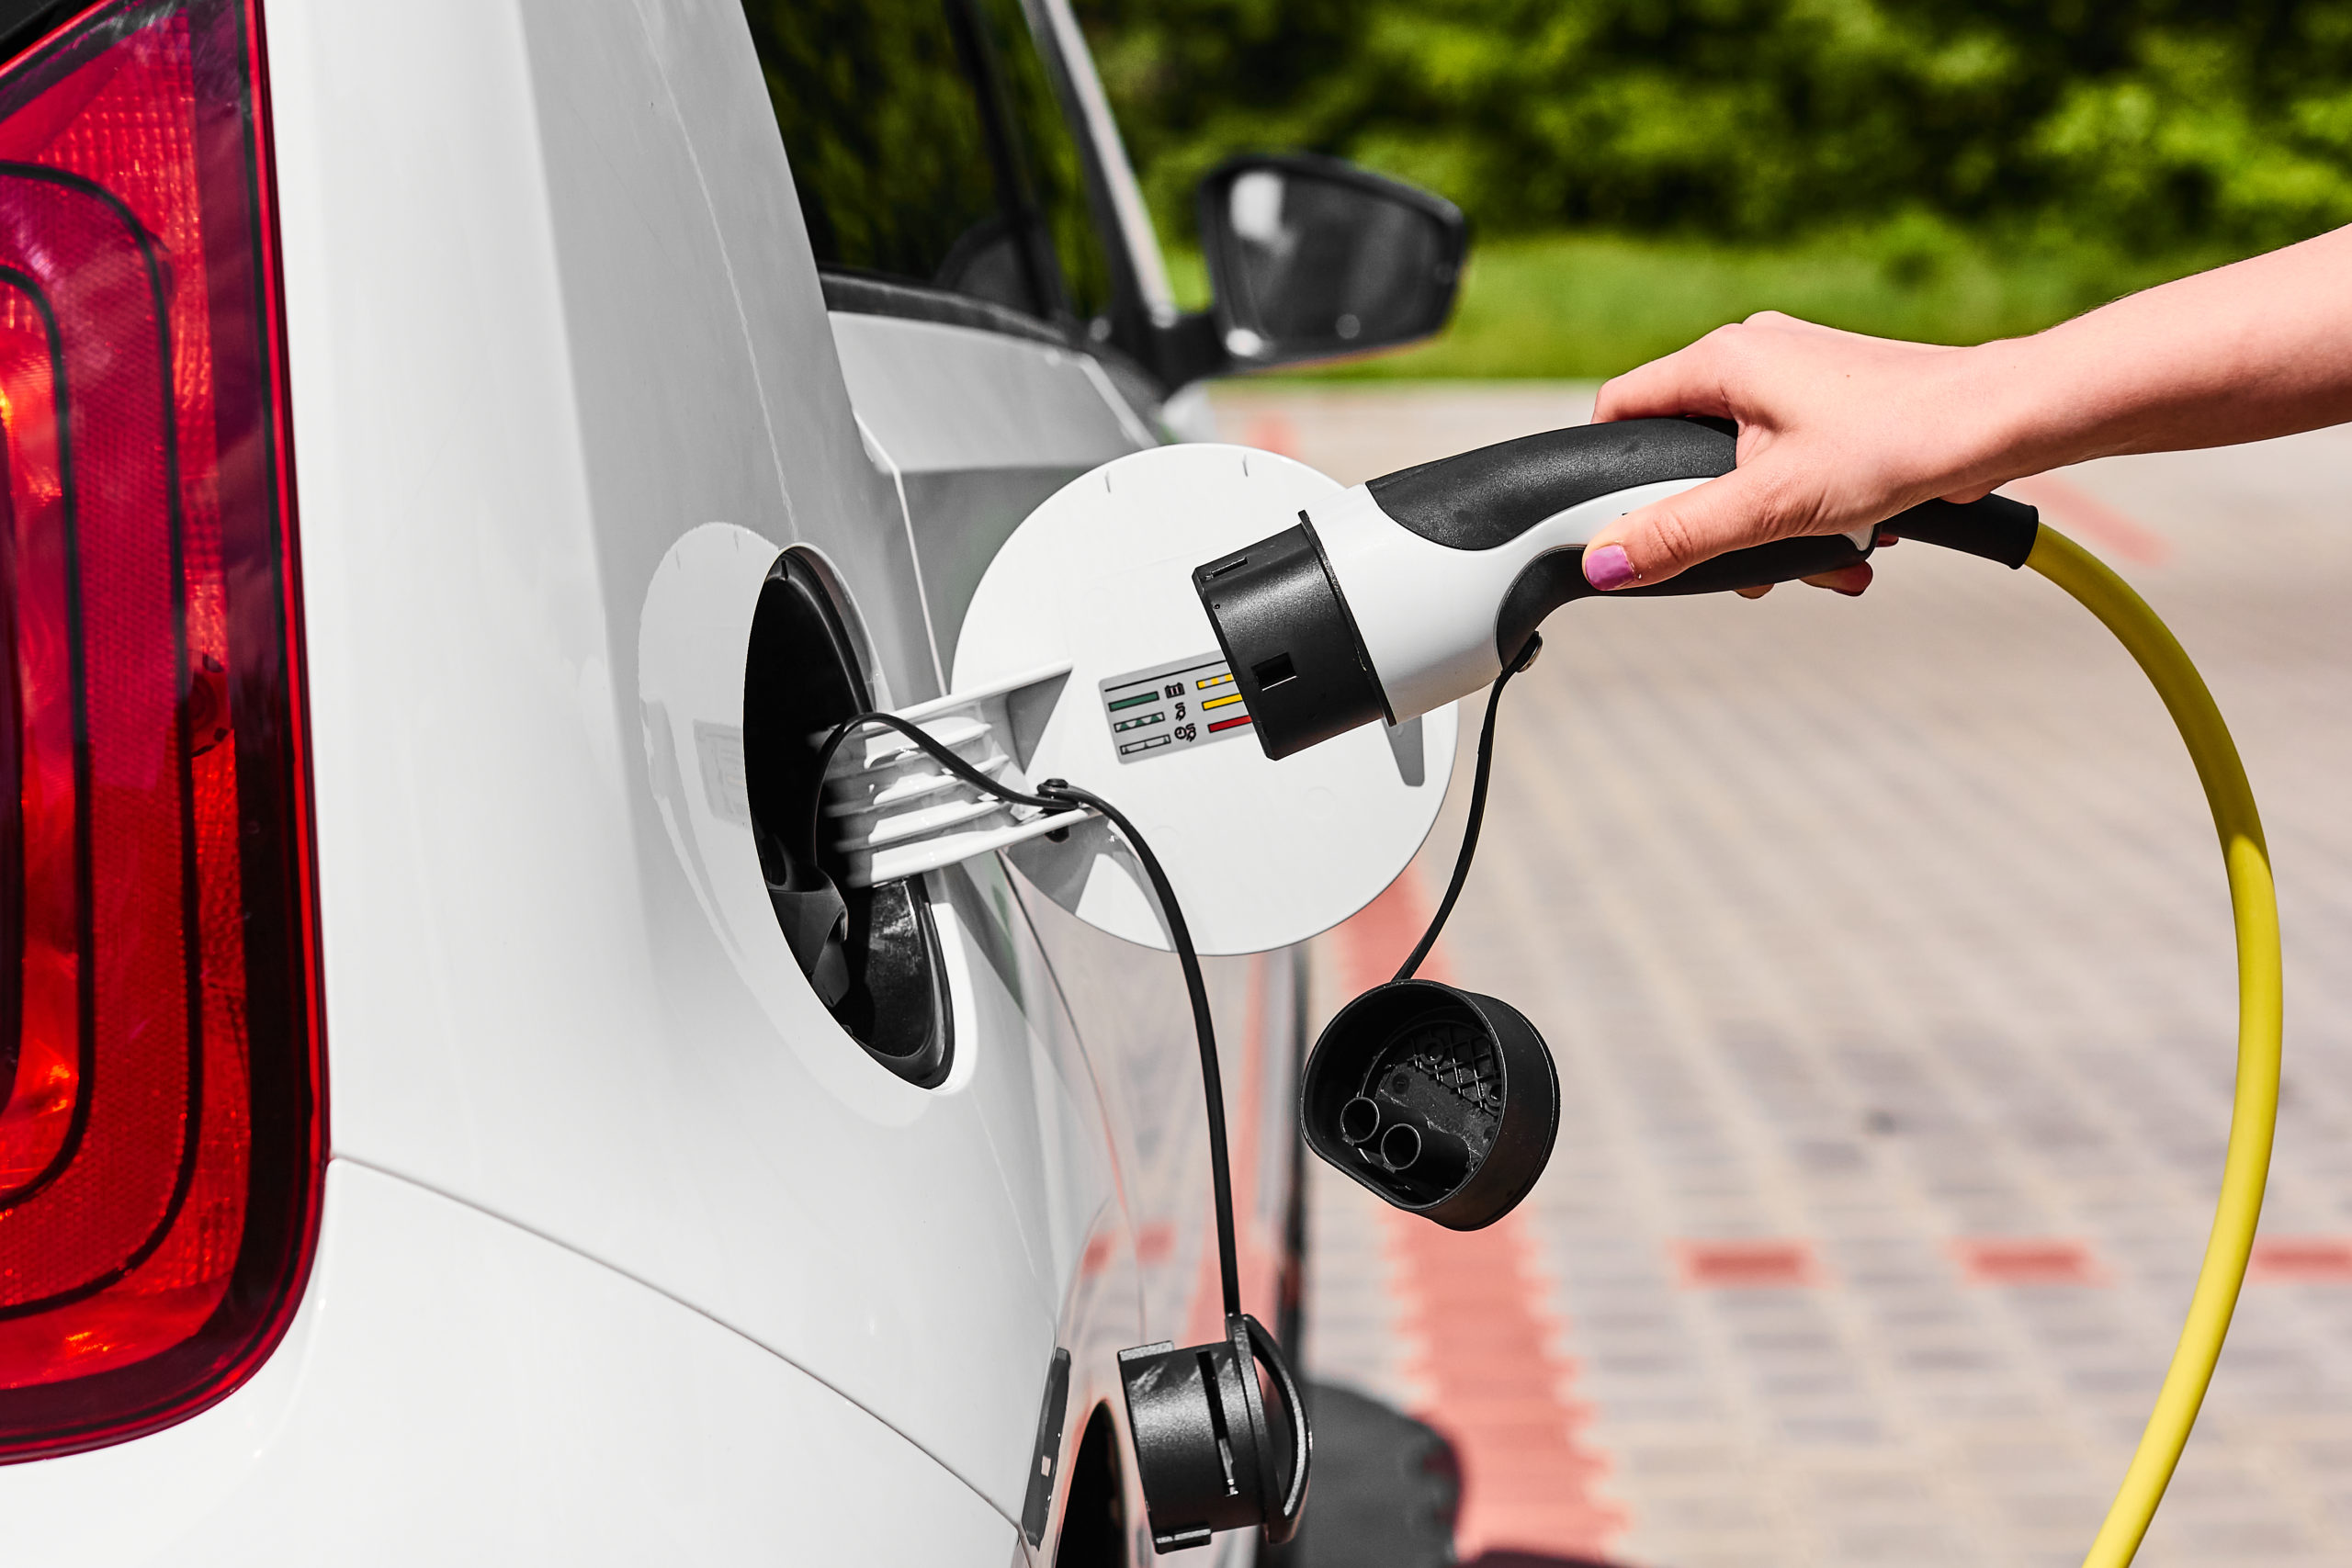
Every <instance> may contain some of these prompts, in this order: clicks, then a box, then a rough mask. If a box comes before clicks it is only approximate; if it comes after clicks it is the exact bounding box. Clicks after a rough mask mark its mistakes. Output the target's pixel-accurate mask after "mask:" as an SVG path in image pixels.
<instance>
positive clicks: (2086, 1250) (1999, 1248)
mask: <svg viewBox="0 0 2352 1568" xmlns="http://www.w3.org/2000/svg"><path fill="white" fill-rule="evenodd" d="M1951 1256H1952V1260H1953V1261H1954V1262H1956V1263H1958V1264H1959V1265H1960V1272H1961V1277H1962V1278H1963V1279H1965V1280H1967V1281H1968V1282H1969V1283H1970V1284H1972V1285H2110V1284H2113V1283H2114V1282H2115V1277H2114V1276H2113V1275H2111V1274H2109V1272H2108V1271H2107V1269H2104V1268H2102V1267H2101V1266H2100V1264H2099V1261H2098V1258H2095V1257H2093V1256H2092V1254H2091V1248H2090V1243H2088V1242H2086V1241H2075V1240H2071V1239H2068V1238H2066V1237H2063V1236H1980V1237H1976V1238H1973V1239H1963V1240H1960V1241H1955V1242H1953V1243H1952V1244H1951Z"/></svg>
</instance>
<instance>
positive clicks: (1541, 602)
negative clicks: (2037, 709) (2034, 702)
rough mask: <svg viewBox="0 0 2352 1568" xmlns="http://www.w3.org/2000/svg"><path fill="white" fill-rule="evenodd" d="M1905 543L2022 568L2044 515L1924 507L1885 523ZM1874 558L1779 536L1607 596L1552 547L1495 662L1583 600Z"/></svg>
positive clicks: (1991, 501) (1512, 597) (1514, 611)
mask: <svg viewBox="0 0 2352 1568" xmlns="http://www.w3.org/2000/svg"><path fill="white" fill-rule="evenodd" d="M1878 531H1879V532H1881V533H1883V534H1893V535H1894V536H1896V537H1897V538H1903V539H1917V540H1918V541H1920V542H1921V543H1922V544H1929V545H1940V546H1942V547H1944V548H1945V549H1949V550H1959V551H1962V553H1964V554H1967V555H1972V556H1981V557H1983V558H1985V559H1986V560H1990V561H1998V562H1999V563H2000V564H2001V565H2003V566H2006V567H2009V568H2011V569H2013V570H2014V569H2015V568H2018V567H2021V566H2023V565H2024V564H2025V560H2026V557H2027V556H2029V555H2030V554H2032V553H2033V542H2034V538H2035V536H2037V535H2038V534H2040V532H2041V513H2039V512H2036V511H2035V510H2034V509H2033V508H2032V507H2030V506H2028V505H2027V504H2026V503H2025V502H2021V501H2012V500H2010V499H2009V498H2008V497H2007V496H2006V495H1988V496H1985V498H1983V499H1982V500H1980V501H1971V502H1949V501H1928V502H1921V503H1920V504H1918V505H1917V506H1915V507H1912V508H1911V509H1910V510H1909V511H1907V512H1898V513H1895V514H1894V516H1892V517H1890V518H1888V519H1887V520H1886V521H1885V522H1883V523H1882V524H1880V525H1878ZM1869 558H1870V552H1869V551H1868V550H1861V549H1857V548H1855V547H1854V542H1853V541H1852V540H1851V539H1849V538H1847V537H1846V536H1844V535H1842V534H1816V535H1807V536H1804V537H1801V538H1795V539H1775V540H1774V541H1773V542H1772V543H1770V544H1769V545H1752V546H1750V547H1747V549H1744V550H1726V551H1724V553H1723V554H1722V555H1719V556H1713V557H1711V558H1708V559H1706V560H1702V561H1701V562H1700V563H1699V564H1698V565H1696V566H1694V567H1691V568H1689V569H1688V570H1683V571H1680V572H1678V573H1676V574H1675V575H1674V576H1672V577H1669V578H1668V579H1667V580H1666V581H1663V582H1653V583H1650V584H1647V585H1646V586H1644V587H1640V588H1619V589H1614V590H1612V591H1611V592H1609V593H1607V594H1606V595H1604V594H1603V593H1602V592H1600V589H1598V588H1595V587H1594V586H1593V585H1592V584H1591V583H1589V582H1587V581H1585V576H1584V547H1582V546H1580V545H1578V546H1572V547H1568V548H1566V549H1558V550H1550V551H1547V552H1545V553H1544V554H1543V555H1540V556H1538V557H1536V558H1534V559H1533V560H1532V561H1530V562H1528V563H1527V566H1526V568H1525V570H1522V571H1521V572H1520V574H1519V576H1518V577H1517V578H1516V579H1515V580H1513V581H1512V582H1511V585H1510V592H1507V593H1505V594H1504V595H1503V602H1502V607H1501V609H1500V610H1499V611H1498V613H1497V615H1496V616H1495V650H1496V651H1495V657H1496V658H1497V659H1498V660H1501V661H1502V662H1503V663H1504V664H1505V665H1506V666H1508V665H1509V664H1510V661H1511V659H1512V657H1513V656H1514V655H1515V654H1516V653H1517V652H1518V650H1519V649H1521V648H1524V647H1525V646H1526V645H1527V639H1528V638H1529V637H1532V636H1533V635H1534V633H1535V628H1536V627H1537V626H1542V625H1543V624H1544V617H1545V616H1547V615H1550V614H1551V613H1552V612H1553V611H1554V610H1556V609H1558V608H1559V607H1560V606H1561V605H1563V604H1567V603H1568V602H1570V601H1571V600H1575V599H1597V598H1603V597H1606V598H1611V599H1619V598H1633V599H1639V598H1653V597H1665V596H1668V595H1671V594H1684V593H1719V592H1724V591H1726V590H1730V589H1736V588H1761V587H1763V586H1764V585H1765V584H1767V583H1773V582H1792V581H1795V580H1796V579H1798V578H1801V577H1816V576H1819V575H1820V574H1821V573H1823V572H1826V571H1836V570H1838V569H1839V568H1841V567H1849V566H1853V565H1855V564H1857V563H1858V562H1860V561H1864V560H1867V559H1869Z"/></svg>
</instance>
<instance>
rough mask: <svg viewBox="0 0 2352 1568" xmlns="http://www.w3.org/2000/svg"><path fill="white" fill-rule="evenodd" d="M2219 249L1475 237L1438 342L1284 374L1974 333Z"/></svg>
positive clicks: (2077, 308) (2016, 327)
mask: <svg viewBox="0 0 2352 1568" xmlns="http://www.w3.org/2000/svg"><path fill="white" fill-rule="evenodd" d="M2225 259H2227V258H2226V257H2222V256H2206V257H2197V258H2184V257H2170V258H2155V259H2148V258H2131V257H2124V256H2119V255H2117V254H2113V253H2109V252H2102V251H2092V250H2087V249H2080V248H2075V247H2070V246H2056V247H2051V246H2042V247H2032V248H2026V247H2020V248H2018V249H2015V250H2000V249H1996V248H1995V247H1993V246H1991V245H1989V244H1987V243H1983V242H1979V241H1975V240H1973V239H1969V238H1966V237H1963V236H1957V235H1954V234H1952V233H1951V232H1950V231H1943V230H1939V229H1936V228H1933V227H1929V226H1928V225H1925V224H1917V223H1906V222H1905V221H1904V220H1896V221H1895V222H1894V223H1892V224H1890V225H1888V226H1886V227H1885V228H1883V229H1882V230H1879V231H1874V232H1868V233H1862V234H1858V235H1851V236H1847V237H1843V238H1838V239H1822V240H1815V241H1812V242H1809V243H1805V244H1804V245H1800V246H1793V247H1789V248H1784V249H1774V250H1761V249H1742V248H1735V247H1731V246H1726V245H1722V244H1716V243H1707V242H1704V241H1672V240H1639V239H1622V238H1614V237H1609V236H1602V235H1583V234H1572V235H1545V236H1537V237H1532V238H1512V239H1503V240H1492V241H1486V242H1482V243H1476V244H1474V245H1473V246H1472V248H1471V260H1470V265H1469V269H1468V271H1467V272H1466V274H1465V275H1464V279H1463V289H1462V299H1461V303H1460V305H1459V307H1458V308H1457V310H1455V313H1454V319H1453V323H1452V324H1451V325H1450V326H1448V327H1447V328H1446V330H1445V331H1444V332H1443V333H1442V334H1440V335H1439V336H1438V337H1437V338H1436V339H1435V340H1434V341H1432V342H1430V343H1428V344H1422V345H1420V346H1419V347H1415V348H1410V349H1405V350H1402V351H1399V352H1397V353H1392V354H1385V355H1374V356H1369V357H1366V358H1363V359H1358V360H1351V361H1346V362H1343V363H1340V364H1337V365H1327V366H1320V367H1316V368H1314V369H1311V370H1298V371H1290V372H1285V373H1284V374H1286V375H1290V376H1303V377H1308V378H1315V379H1386V378H1447V377H1455V378H1523V377H1575V378H1601V377H1607V376H1613V375H1615V374H1617V373H1618V372H1619V371H1621V370H1624V369H1628V368H1630V367H1633V366H1635V365H1639V364H1641V363H1642V362H1643V361H1645V360H1648V359H1654V358H1656V357H1657V355H1661V354H1667V353H1670V352H1671V351H1673V350H1674V349H1677V348H1679V347H1681V346H1682V345H1683V344H1687V343H1689V342H1690V341H1691V339H1693V338H1696V337H1699V336H1701V335H1702V334H1703V333H1706V332H1708V331H1709V330H1711V329H1713V328H1714V327H1718V326H1721V325H1722V324H1723V323H1724V322H1725V321H1738V320H1739V319H1740V318H1742V317H1744V316H1747V315H1748V314H1750V313H1752V312H1754V311H1757V310H1786V311H1788V312H1789V313H1790V314H1792V315H1796V316H1803V317H1804V318H1806V319H1807V320H1809V321H1823V322H1826V323H1827V324H1829V325H1832V326H1838V327H1844V328H1847V329H1849V330H1850V331H1854V332H1864V333H1875V334H1878V335H1880V336H1885V337H1903V338H1912V339H1916V340H1919V341H1923V342H1932V343H1981V342H1983V341H1985V339H1987V338H1995V337H2007V336H2014V335H2017V334H2019V333H2030V332H2036V331H2039V330H2040V329H2041V328H2043V327H2046V326H2049V325H2052V323H2054V322H2057V321H2064V320H2065V319H2066V318H2067V317H2069V316H2072V315H2075V314H2078V313H2080V312H2081V311H2083V310H2088V309H2090V308H2091V307H2092V306H2095V305H2098V304H2100V303H2102V302H2104V301H2105V300H2108V299H2113V298H2115V297H2116V296H2117V295H2120V294H2125V293H2129V292H2131V290H2132V289H2135V288H2146V287H2147V286H2148V285H2150V284H2154V283H2158V282H2162V281H2164V280H2165V279H2166V278H2169V277H2176V276H2180V275H2181V274H2183V273H2187V272H2192V271H2195V270H2197V269H2198V268H2199V267H2200V266H2206V265H2213V264H2214V263H2215V262H2217V261H2221V260H2225ZM1170 261H1171V263H1172V264H1173V267H1172V270H1173V271H1174V272H1175V274H1176V283H1177V287H1178V292H1179V294H1180V296H1181V297H1184V298H1185V299H1186V303H1187V304H1188V305H1191V306H1193V307H1194V308H1197V306H1198V305H1199V304H1200V303H1202V302H1204V300H1205V299H1206V295H1207V281H1206V277H1205V275H1204V271H1203V269H1202V267H1201V265H1200V262H1199V260H1198V258H1197V257H1196V256H1192V255H1178V256H1171V257H1170Z"/></svg>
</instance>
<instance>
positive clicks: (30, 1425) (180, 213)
mask: <svg viewBox="0 0 2352 1568" xmlns="http://www.w3.org/2000/svg"><path fill="white" fill-rule="evenodd" d="M258 27H259V17H258V14H257V11H256V9H255V7H254V4H253V0H214V3H205V0H140V3H126V4H107V5H100V6H94V7H92V8H91V9H90V10H88V11H86V12H85V13H83V14H82V15H81V16H80V17H77V18H76V19H75V20H74V22H73V23H71V24H70V25H68V26H67V27H65V28H61V29H60V30H59V31H58V32H56V33H54V34H52V35H51V37H50V38H48V39H44V40H42V41H41V42H40V43H39V44H38V45H36V46H35V47H34V48H33V49H31V50H30V51H28V52H27V53H26V54H25V55H23V56H21V57H19V58H18V59H17V61H16V62H13V63H11V64H10V65H9V66H8V67H7V68H6V71H5V73H0V427H5V441H4V442H0V455H5V459H6V473H5V475H0V991H5V999H0V1459H26V1458H32V1457H36V1456H39V1455H43V1454H51V1453H58V1452H62V1451H67V1450H73V1449H77V1448H88V1447H92V1446H95V1445H96V1444H100V1443H106V1442H111V1441H115V1440H118V1439H119V1438H126V1437H130V1436H133V1435H135V1434H137V1433H139V1432H141V1431H145V1430H149V1429H152V1428H153V1427H157V1426H160V1425H163V1424H164V1423H167V1422H170V1421H173V1420H176V1419H178V1418H180V1417H182V1416H187V1415H189V1414H192V1413H193V1412H194V1411H196V1410H198V1409H199V1408H201V1407H202V1406H203V1405H204V1404H208V1403H209V1402H210V1401H211V1400H213V1399H217V1398H219V1397H220V1395H221V1394H222V1393H226V1392H227V1391H228V1390H229V1389H231V1388H232V1387H234V1386H235V1385H236V1384H237V1382H240V1381H242V1380H243V1377H244V1376H245V1375H246V1374H247V1373H249V1372H250V1371H252V1370H253V1368H254V1366H256V1365H257V1364H258V1363H259V1361H260V1359H261V1358H262V1357H263V1356H264V1355H266V1353H267V1351H268V1349H269V1348H270V1346H271V1345H272V1344H273V1343H275V1341H276V1339H277V1335H278V1334H279V1332H280V1331H281V1330H282V1329H283V1327H284V1324H285V1319H286V1317H287V1315H288V1313H289V1312H290V1310H291V1307H292V1303H293V1301H294V1298H295V1295H296V1293H297V1292H298V1290H299V1288H300V1283H301V1276H302V1273H303V1270H304V1269H305V1267H306V1266H307V1263H308V1260H309V1257H310V1252H311V1241H312V1237H313V1235H314V1232H315V1228H316V1222H317V1213H318V1194H319V1179H320V1173H321V1170H322V1159H323V1138H322V1116H321V1106H322V1080H321V1058H320V1055H319V1046H320V1038H319V1030H318V1022H317V983H316V964H315V942H314V940H313V921H312V919H311V857H310V852H309V810H308V803H307V797H306V795H305V789H306V785H305V777H306V764H305V761H304V758H303V756H302V710H301V698H300V661H299V644H298V624H297V623H298V616H297V615H296V606H295V600H294V596H293V561H292V557H291V550H292V543H293V539H292V517H291V507H290V495H289V493H288V491H289V483H288V479H289V471H288V466H287V440H286V428H285V420H284V403H283V389H282V382H283V377H282V372H281V367H280V356H279V353H278V344H277V333H278V321H277V294H276V288H277V285H276V274H275V270H274V259H273V255H272V251H271V244H272V239H271V236H272V220H271V213H270V210H269V202H268V197H269V186H268V180H267V164H266V146H265V131H266V127H265V123H264V120H263V117H262V113H261V109H262V96H261V91H260V80H261V78H260V72H259V64H260V51H259V30H258Z"/></svg>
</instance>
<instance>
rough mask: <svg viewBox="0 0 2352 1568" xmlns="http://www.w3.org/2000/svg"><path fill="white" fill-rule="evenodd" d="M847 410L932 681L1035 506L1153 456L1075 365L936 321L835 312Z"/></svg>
mask: <svg viewBox="0 0 2352 1568" xmlns="http://www.w3.org/2000/svg"><path fill="white" fill-rule="evenodd" d="M832 325H833V341H834V343H835V344H837V345H838V347H839V349H840V351H841V361H842V376H843V378H845V380H846V381H847V384H848V387H849V395H850V402H851V406H852V407H854V409H855V410H856V411H857V419H858V423H859V425H860V426H861V427H862V428H863V429H864V430H865V434H866V438H867V440H868V441H869V443H870V444H871V445H872V446H873V448H874V449H875V451H876V455H877V456H878V457H881V458H882V460H883V461H884V462H885V463H886V464H887V465H888V467H889V468H890V471H891V473H892V475H893V477H894V478H895V479H897V480H898V482H899V488H900V494H901V497H902V499H903V502H904V506H905V516H906V522H907V529H908V533H909V536H910V537H911V538H912V539H913V540H914V544H915V550H916V553H917V555H918V557H919V558H920V560H921V562H922V584H923V597H924V602H925V608H926V609H927V610H928V611H929V613H930V617H931V626H932V637H933V642H934V644H935V645H936V647H937V649H938V654H939V663H940V669H941V670H942V671H943V672H944V671H948V670H952V669H953V668H955V663H956V632H957V629H958V628H959V627H960V626H962V624H963V620H964V612H965V611H966V610H967V608H969V606H970V604H971V603H972V592H973V590H975V589H977V588H978V586H979V582H980V578H981V576H982V575H983V574H984V573H985V572H986V571H987V570H988V567H989V561H991V560H993V559H994V558H996V552H997V549H998V547H1000V546H1001V545H1002V544H1003V543H1004V541H1005V539H1006V538H1007V537H1008V536H1010V535H1011V534H1012V530H1013V529H1014V528H1016V527H1018V526H1020V524H1021V520H1022V519H1023V518H1024V517H1026V516H1028V515H1029V513H1032V512H1034V511H1035V510H1036V508H1037V505H1038V503H1039V502H1043V501H1044V500H1045V499H1046V497H1047V496H1049V495H1051V494H1053V493H1054V492H1055V491H1057V490H1059V489H1061V488H1062V486H1064V485H1065V484H1068V483H1069V481H1070V480H1072V479H1076V478H1078V476H1079V475H1080V474H1082V473H1084V472H1086V471H1087V470H1088V469H1090V468H1096V467H1098V466H1100V465H1101V464H1103V463H1107V462H1109V461H1111V460H1112V459H1113V458H1114V457H1125V456H1126V455H1127V454H1128V453H1130V452H1134V451H1138V450H1140V449H1141V448H1143V447H1146V446H1152V445H1155V439H1154V437H1153V435H1152V433H1151V431H1150V430H1149V428H1148V427H1147V426H1146V425H1145V424H1144V423H1143V422H1142V420H1141V419H1139V418H1138V417H1137V416H1136V412H1135V411H1134V410H1132V409H1131V408H1129V407H1128V406H1127V404H1126V402H1125V400H1124V399H1122V398H1121V397H1120V396H1119V394H1118V392H1117V390H1116V389H1114V387H1113V386H1112V384H1111V382H1110V379H1109V378H1108V377H1106V376H1105V375H1104V374H1103V369H1102V367H1100V366H1098V365H1096V364H1095V363H1094V361H1092V360H1091V359H1090V358H1088V357H1087V356H1086V355H1082V354H1079V353H1076V352H1074V351H1072V350H1070V349H1067V348H1057V347H1056V346H1054V345H1053V344H1044V343H1037V342H1034V341H1032V340H1030V339H1026V338H1018V337H1013V336H1011V335H1009V334H1006V333H991V332H984V331H980V330H978V329H977V328H973V327H966V326H956V325H952V324H949V323H945V322H940V321H906V320H902V319H899V318H896V317H891V316H875V315H865V314H856V313H852V312H849V311H836V312H834V314H833V317H832Z"/></svg>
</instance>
